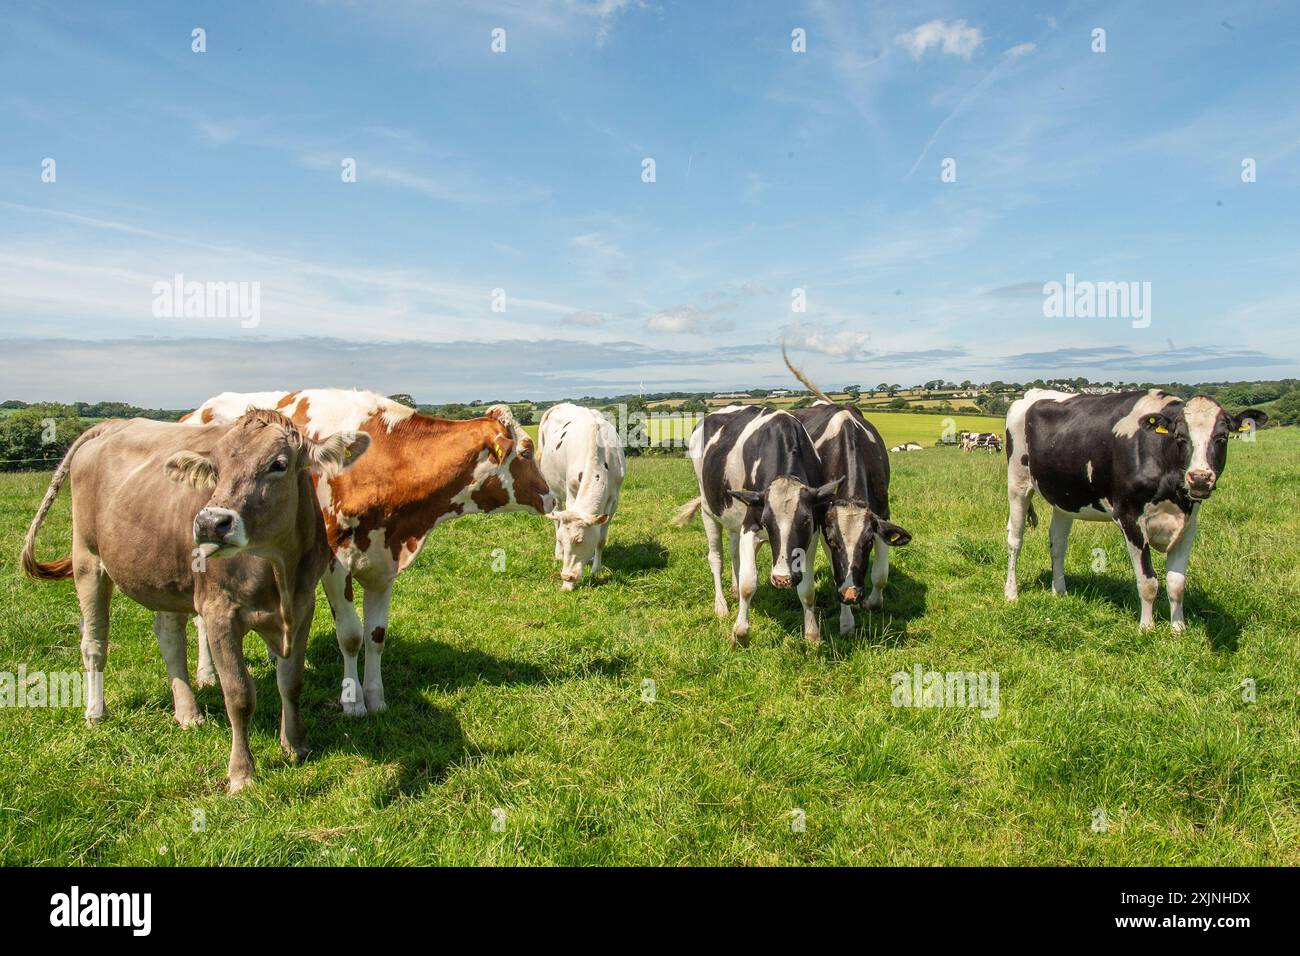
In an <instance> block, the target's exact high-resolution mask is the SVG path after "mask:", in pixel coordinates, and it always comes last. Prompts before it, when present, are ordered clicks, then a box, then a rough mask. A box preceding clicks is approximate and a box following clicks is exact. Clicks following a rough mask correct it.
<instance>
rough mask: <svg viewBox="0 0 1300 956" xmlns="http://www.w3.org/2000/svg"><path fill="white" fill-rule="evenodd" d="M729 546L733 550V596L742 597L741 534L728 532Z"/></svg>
mask: <svg viewBox="0 0 1300 956" xmlns="http://www.w3.org/2000/svg"><path fill="white" fill-rule="evenodd" d="M727 544H728V546H729V547H730V549H731V596H732V597H740V532H739V531H728V532H727ZM723 613H725V612H723Z"/></svg>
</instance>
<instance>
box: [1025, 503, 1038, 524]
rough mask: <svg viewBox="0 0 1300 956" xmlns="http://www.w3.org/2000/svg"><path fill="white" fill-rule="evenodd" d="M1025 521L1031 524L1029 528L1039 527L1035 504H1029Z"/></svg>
mask: <svg viewBox="0 0 1300 956" xmlns="http://www.w3.org/2000/svg"><path fill="white" fill-rule="evenodd" d="M1025 520H1026V521H1028V522H1029V527H1031V528H1037V527H1038V512H1037V511H1035V510H1034V503H1033V502H1032V501H1031V502H1029V510H1028V511H1027V512H1025Z"/></svg>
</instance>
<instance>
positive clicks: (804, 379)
mask: <svg viewBox="0 0 1300 956" xmlns="http://www.w3.org/2000/svg"><path fill="white" fill-rule="evenodd" d="M781 358H783V359H785V367H786V368H788V369H789V370H790V374H791V375H793V376H794V377H795V378H797V379H798V380H799V381H800V382H802V383H803V385H804V388H806V389H808V391H810V392H812V393H813V394H814V395H816V396H817V397H818V398H820V399H821V400H822V401H823V402H825V403H826V404H828V405H834V404H836V403H835V402H833V401H831V399H830V397H829V396H827V394H826V393H825V392H823V391H822V390H821V389H820V388H818V387H817V386H816V385H814V384H813V383H812V380H811V379H809V378H808V376H807V375H805V374H804V373H803V372H801V371H800V370H799V369H797V368H795V367H794V364H793V363H792V362H791V361H790V356H788V355H786V354H785V339H782V340H781Z"/></svg>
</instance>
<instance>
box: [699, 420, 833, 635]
mask: <svg viewBox="0 0 1300 956" xmlns="http://www.w3.org/2000/svg"><path fill="white" fill-rule="evenodd" d="M687 454H688V455H689V456H690V458H691V461H692V462H693V463H694V465H695V476H696V478H697V479H698V481H699V486H700V495H699V497H698V498H694V499H692V500H691V501H690V502H688V503H687V504H686V505H685V506H683V507H682V509H681V510H680V511H678V513H677V516H676V517H675V518H674V519H673V523H674V524H677V525H684V524H686V523H687V522H688V521H690V519H691V518H692V516H694V514H695V512H696V511H697V510H698V511H701V512H702V517H703V519H704V530H705V532H706V533H707V534H708V539H709V568H710V569H711V570H712V571H713V608H714V610H715V611H716V612H717V614H718V616H719V617H725V616H726V615H727V599H726V598H725V597H724V596H723V594H722V529H723V528H724V527H725V528H726V529H727V534H728V538H729V539H730V544H731V589H732V593H733V594H735V595H737V596H738V597H739V599H740V610H739V613H737V615H736V623H735V626H734V627H733V628H732V631H731V642H732V644H733V645H735V644H748V643H749V602H750V599H751V598H752V597H753V596H754V591H755V590H756V589H757V587H758V570H757V564H756V559H757V554H758V548H759V546H760V545H761V544H762V543H763V542H765V541H766V542H768V543H769V544H771V546H772V576H771V581H772V586H773V587H778V588H788V587H794V588H795V590H796V591H798V593H799V601H800V603H802V604H803V634H804V637H805V638H806V639H807V640H808V641H809V642H811V643H814V644H816V643H818V642H819V641H821V633H820V631H819V629H818V626H817V614H816V610H815V608H814V600H815V595H814V590H813V566H814V558H815V556H816V553H817V534H818V532H819V531H820V530H821V527H822V524H823V522H824V521H825V517H826V507H827V505H828V504H829V503H830V500H831V497H832V496H833V495H834V493H835V488H836V485H837V484H838V482H831V483H830V484H823V483H822V469H821V462H820V461H819V460H818V458H817V452H816V450H815V449H814V448H813V444H812V440H811V439H810V438H809V437H808V433H807V432H806V431H805V430H804V427H803V425H801V424H800V423H799V420H798V419H797V418H795V417H794V416H793V415H791V414H790V413H789V412H787V411H782V410H779V409H773V408H761V407H759V406H757V405H729V406H727V407H726V408H722V409H719V410H718V411H716V412H713V413H711V414H709V415H706V416H705V417H704V418H702V419H700V421H699V423H698V424H697V425H696V426H695V430H694V431H693V432H691V440H690V445H689V448H688V452H687Z"/></svg>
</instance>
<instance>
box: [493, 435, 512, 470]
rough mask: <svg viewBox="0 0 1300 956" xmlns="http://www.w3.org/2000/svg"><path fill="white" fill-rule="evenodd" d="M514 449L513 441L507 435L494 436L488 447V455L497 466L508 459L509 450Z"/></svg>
mask: <svg viewBox="0 0 1300 956" xmlns="http://www.w3.org/2000/svg"><path fill="white" fill-rule="evenodd" d="M514 447H515V440H514V439H513V438H511V437H510V436H509V435H494V436H493V437H492V440H491V442H490V443H489V445H488V454H489V455H490V456H491V458H492V460H493V461H494V462H496V463H497V464H498V465H499V464H501V463H502V462H503V461H505V460H506V459H507V458H509V457H510V450H511V449H512V448H514Z"/></svg>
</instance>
